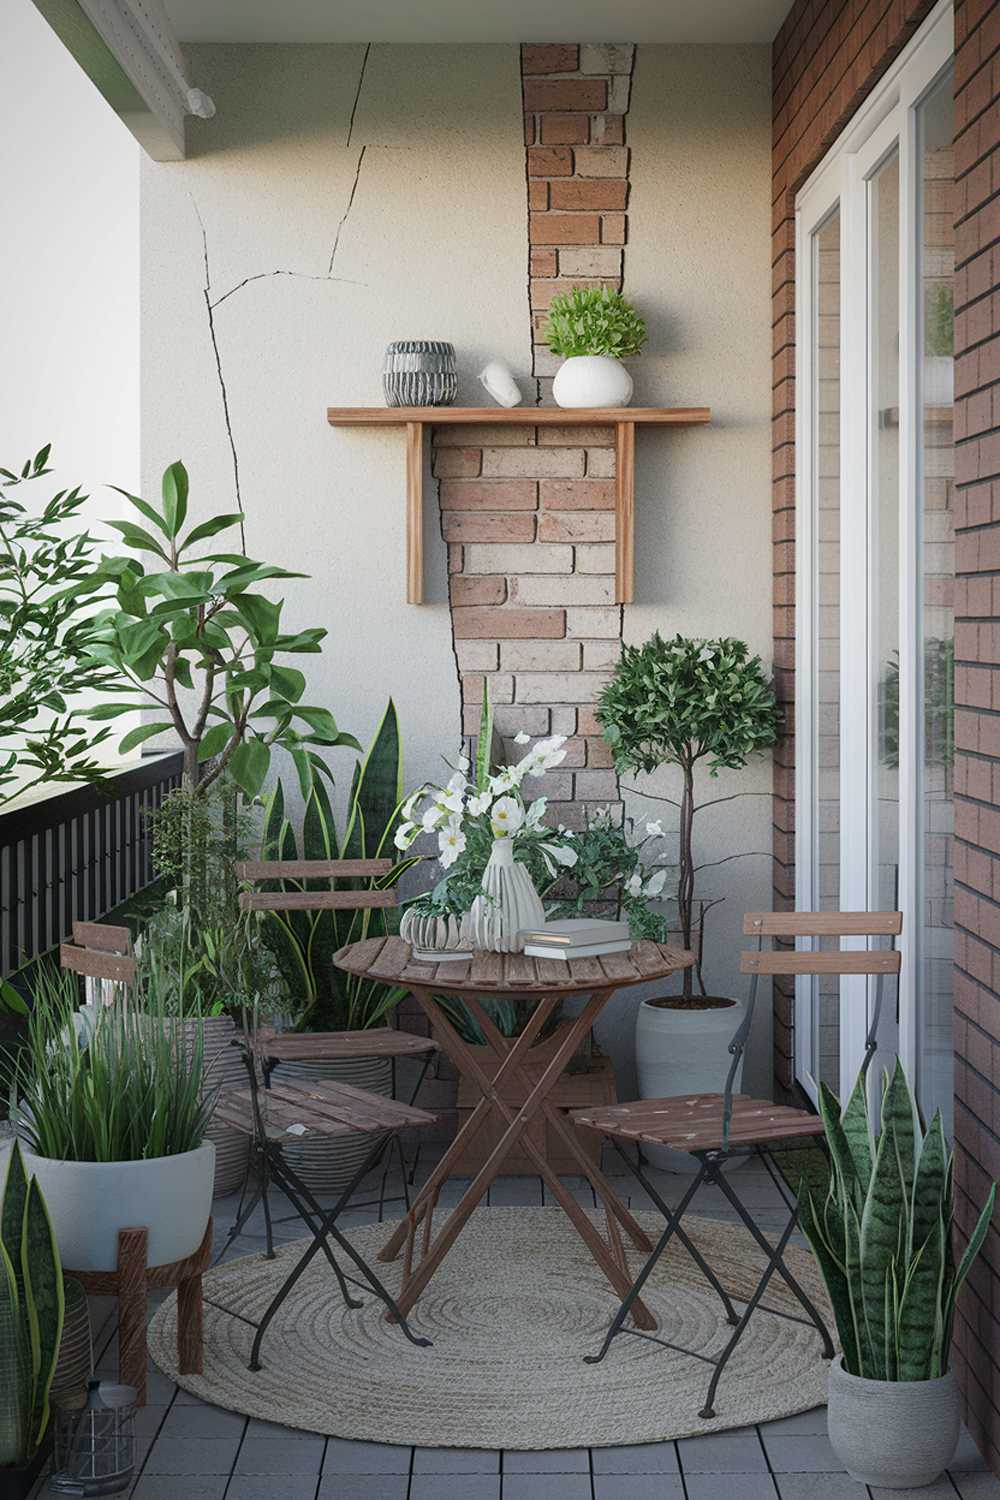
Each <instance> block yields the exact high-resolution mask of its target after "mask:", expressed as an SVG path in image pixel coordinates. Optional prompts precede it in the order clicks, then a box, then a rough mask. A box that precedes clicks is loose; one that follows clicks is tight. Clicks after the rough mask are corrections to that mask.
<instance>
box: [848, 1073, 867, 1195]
mask: <svg viewBox="0 0 1000 1500" xmlns="http://www.w3.org/2000/svg"><path fill="white" fill-rule="evenodd" d="M840 1124H841V1127H842V1129H843V1132H844V1140H845V1141H846V1142H847V1149H848V1151H849V1152H850V1156H851V1161H852V1162H853V1164H854V1171H855V1174H856V1176H857V1179H858V1185H859V1187H860V1189H861V1192H862V1194H864V1193H867V1191H868V1184H869V1183H870V1182H871V1176H872V1161H873V1154H874V1153H873V1151H872V1135H871V1126H870V1124H869V1121H868V1090H867V1088H866V1086H865V1078H864V1074H859V1075H858V1078H857V1081H856V1082H855V1085H854V1088H853V1089H852V1090H851V1097H850V1098H849V1099H848V1101H847V1107H846V1108H845V1110H844V1112H843V1114H842V1115H841V1117H840Z"/></svg>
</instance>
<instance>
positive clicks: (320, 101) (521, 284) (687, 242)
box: [142, 46, 771, 1088]
mask: <svg viewBox="0 0 1000 1500" xmlns="http://www.w3.org/2000/svg"><path fill="white" fill-rule="evenodd" d="M190 50H191V53H192V64H193V67H194V71H195V73H196V76H197V77H198V79H199V82H200V83H201V84H202V86H203V87H205V88H206V89H208V90H209V92H210V93H211V94H212V96H213V97H214V99H215V101H216V104H217V106H218V115H217V118H216V119H215V120H214V121H212V122H208V123H204V124H203V123H200V122H192V123H191V127H190V142H191V155H190V159H189V160H188V161H186V162H183V163H176V164H173V163H172V164H156V163H152V162H148V161H144V163H143V167H142V254H143V285H142V302H143V371H142V403H143V416H142V422H143V478H144V483H145V484H146V485H147V486H148V487H150V488H153V487H154V486H155V485H156V484H158V480H159V474H160V471H161V470H162V468H163V466H164V465H165V464H166V463H168V462H169V461H170V460H171V459H173V458H175V457H178V456H182V457H183V458H184V459H185V462H186V463H187V464H188V467H189V469H190V472H191V479H192V505H193V508H194V509H195V511H196V512H197V514H199V515H207V514H209V513H210V512H213V511H219V510H228V509H231V508H234V499H235V488H234V468H233V453H232V451H231V447H230V441H229V436H228V434H227V429H226V422H225V416H224V411H223V404H222V391H221V386H220V379H219V373H218V370H217V368H216V349H214V348H213V344H212V339H211V330H210V327H209V319H208V310H207V307H206V301H205V287H206V270H205V259H204V250H205V246H207V251H208V274H209V280H208V285H209V291H210V300H212V301H215V302H218V299H219V298H220V297H222V296H223V295H224V294H225V293H226V292H228V291H229V290H230V289H231V288H234V287H237V286H238V285H239V284H240V283H241V282H244V281H245V284H244V285H242V286H241V287H240V289H239V290H237V291H234V292H233V293H232V295H231V296H228V297H226V299H225V301H223V302H221V303H218V305H217V306H216V307H215V308H214V311H213V321H214V332H215V338H216V343H217V352H218V357H219V360H220V362H221V367H222V377H223V381H224V385H225V391H226V396H227V400H228V405H229V419H230V425H231V429H232V441H233V446H234V447H235V450H236V455H237V459H238V464H239V475H240V493H241V497H242V500H243V504H244V506H245V509H246V514H247V543H248V549H249V551H250V552H251V554H253V555H258V556H263V557H266V558H268V559H269V560H274V561H280V562H281V563H283V564H284V565H286V566H288V567H292V568H301V569H302V570H303V571H305V572H308V573H310V574H311V578H310V579H309V580H308V581H303V582H290V583H289V584H288V585H287V587H286V588H285V590H284V592H285V594H286V597H287V600H288V616H289V622H290V623H291V624H300V625H304V624H325V625H327V626H328V627H329V629H330V636H329V639H328V641H327V643H326V646H325V648H324V651H323V654H322V656H320V657H314V658H310V659H308V660H307V661H305V665H306V666H307V668H308V671H309V677H310V695H311V697H312V698H313V699H314V700H315V701H317V702H320V703H324V704H326V705H327V706H329V707H330V708H331V709H332V710H333V712H334V713H335V715H336V717H337V719H338V721H340V722H341V724H342V725H343V727H345V728H348V729H351V730H353V731H354V732H355V733H357V734H358V735H359V736H360V737H362V738H364V737H365V736H367V735H368V734H369V733H370V732H371V730H372V728H373V727H374V725H375V722H376V720H377V716H378V714H379V712H380V710H381V707H382V705H383V703H384V701H385V699H386V697H387V696H388V695H389V694H390V693H392V694H393V696H394V697H395V699H396V702H397V704H398V706H399V709H400V714H401V718H402V722H403V726H404V732H405V736H406V741H407V773H408V778H409V779H410V780H412V781H414V782H415V781H416V780H418V779H419V778H422V777H424V776H427V775H430V774H434V773H435V772H436V771H437V770H438V769H439V760H438V757H439V755H440V752H441V751H442V749H447V748H450V745H451V742H452V739H453V737H454V736H456V735H457V733H458V727H459V704H458V690H457V681H456V672H455V664H454V659H453V655H452V643H451V632H450V624H449V619H448V610H447V604H446V590H445V575H444V567H445V562H444V549H443V546H442V544H441V541H440V538H439V535H438V529H437V518H436V516H434V515H433V514H432V515H430V516H429V518H428V521H429V524H428V528H427V539H426V545H427V549H428V553H429V564H428V582H429V587H428V596H429V601H430V602H429V603H428V604H427V605H425V606H424V607H423V608H414V607H412V606H407V605H406V604H405V602H404V576H403V567H404V560H403V543H404V532H403V439H402V434H401V433H397V432H386V433H381V434H379V433H377V432H376V431H374V430H370V429H369V430H360V431H344V430H334V429H331V428H330V427H329V426H328V425H327V423H326V421H325V408H326V407H327V406H328V405H365V404H379V403H380V402H381V400H382V396H381V388H380V379H379V376H380V368H381V356H382V351H383V349H384V346H385V345H386V343H388V342H389V341H390V340H392V339H394V338H403V337H428V338H444V339H450V340H452V342H453V343H454V344H455V345H456V348H457V350H458V356H459V363H460V370H461V377H462V378H461V384H460V389H459V396H458V399H459V402H468V403H472V402H476V401H477V400H478V395H477V387H476V384H475V382H474V377H475V372H476V371H477V370H478V369H479V367H480V365H481V363H482V362H483V360H484V359H485V358H486V357H487V356H488V355H497V356H499V357H502V358H504V359H507V360H508V361H509V362H510V363H511V364H512V365H513V367H514V368H515V370H516V371H517V372H519V373H522V374H526V373H527V370H528V359H529V334H528V311H527V296H526V263H527V243H526V209H525V186H524V152H523V145H522V141H521V97H520V81H519V76H518V57H517V50H516V49H515V48H513V47H505V46H479V47H469V46H465V47H420V46H395V47H381V46H380V47H375V48H373V49H372V51H371V53H370V55H369V58H368V63H367V68H366V69H365V76H364V82H363V85H362V88H361V92H360V97H358V80H359V76H360V70H361V67H362V62H363V58H364V49H363V48H361V47H349V46H342V47H338V46H327V47H320V46H304V47H300V46H283V47H253V46H240V47H221V46H205V47H198V48H192V49H190ZM768 74H769V63H768V52H767V49H766V48H763V47H685V48H677V47H665V46H664V47H656V46H641V47H640V48H639V51H638V58H637V63H636V70H635V82H634V88H633V95H632V108H631V114H630V117H629V127H628V128H629V141H630V145H631V149H632V167H631V180H632V195H631V201H630V210H629V212H630V226H629V245H628V249H627V252H626V281H625V289H626V293H627V295H629V296H630V297H632V298H633V299H634V300H635V302H636V303H637V304H638V305H639V306H640V308H641V309H642V311H643V313H644V315H645V316H646V318H647V321H648V323H649V329H650V344H649V350H648V352H647V353H645V354H644V355H643V356H642V357H641V359H639V360H638V361H636V363H635V366H634V369H635V374H636V383H637V391H636V400H637V401H638V402H641V403H649V404H658V405H659V404H670V403H676V404H691V405H701V404H705V405H710V406H711V407H712V408H713V412H714V417H713V423H712V426H711V428H709V429H703V428H701V429H696V430H692V431H690V432H659V433H657V432H648V433H647V432H644V433H642V434H641V436H640V438H639V442H638V444H637V447H638V469H637V473H638V477H637V496H636V498H637V512H638V520H637V600H638V602H637V603H636V604H635V605H634V606H631V607H629V608H628V609H627V610H626V612H625V634H626V638H627V639H628V640H629V641H640V640H643V639H645V638H646V636H648V635H649V633H650V632H651V631H652V630H653V629H656V628H658V629H660V630H661V631H663V632H664V633H673V632H675V631H683V632H685V633H689V634H706V635H717V634H733V635H740V636H742V637H744V638H745V639H747V640H748V641H749V642H750V644H751V646H752V647H753V649H754V650H755V651H759V652H760V653H761V654H762V655H763V656H764V658H765V660H768V659H769V656H770V500H769V479H770V437H769V422H770V389H771V377H770V315H769V289H770V271H769V266H770V248H769V233H770V208H769V202H770V165H769V151H770V99H769V76H768ZM356 99H357V104H356V109H355V101H356ZM352 110H353V111H354V122H353V128H352V127H351V114H352ZM349 133H350V141H349V142H348V135H349ZM362 148H364V157H363V160H362V161H361V168H360V173H358V160H359V155H360V152H361V149H362ZM356 174H357V184H356V188H355V186H354V184H355V176H356ZM352 190H353V201H351V194H352ZM349 203H350V209H349V212H348V204H349ZM345 212H346V214H347V217H346V219H344V215H345ZM199 216H200V219H201V223H202V224H203V225H204V232H205V239H204V244H203V240H202V230H201V226H200V224H199ZM342 220H343V223H341V221H342ZM338 229H339V235H340V238H339V242H338V241H337V235H338ZM335 243H337V254H336V257H335V264H334V268H333V275H334V276H336V277H338V278H343V280H336V281H330V280H327V279H326V278H327V276H328V275H329V265H330V257H331V251H332V248H333V246H334V244H335ZM275 272H281V273H292V274H273V273H275ZM246 278H252V279H249V280H246ZM429 494H430V495H433V490H430V491H429ZM769 776H770V771H769V766H768V765H767V764H765V763H763V762H761V763H760V764H758V765H757V766H756V767H755V768H754V769H753V770H752V771H749V772H747V773H744V774H743V775H740V776H729V777H721V778H720V779H719V781H718V782H717V783H713V782H710V781H708V780H707V778H706V779H705V789H706V791H707V795H711V796H720V797H722V796H728V795H730V794H732V793H734V792H743V791H755V792H758V793H765V792H766V790H767V788H768V786H769ZM651 789H652V790H655V791H658V792H661V793H663V794H664V795H669V796H672V795H675V791H674V789H673V785H672V782H671V781H670V779H669V778H666V777H664V778H660V779H658V782H657V784H656V785H654V786H653V787H652V788H651ZM629 802H630V810H631V811H634V812H636V813H637V814H641V815H642V816H645V815H647V813H648V814H650V815H653V813H654V811H655V810H659V809H657V805H656V804H653V803H647V802H643V801H641V800H640V799H638V798H633V797H630V798H629ZM666 812H667V814H668V815H669V814H670V813H671V812H672V809H670V808H669V807H668V808H666ZM699 831H700V841H699V853H700V857H701V858H702V859H705V860H714V859H719V858H722V857H724V856H726V855H729V854H732V853H733V852H736V851H744V850H746V851H761V852H760V854H759V855H755V856H754V857H750V858H742V859H739V860H735V861H732V862H730V863H728V864H726V865H723V866H721V867H720V871H719V873H718V875H717V876H713V875H712V874H711V872H709V879H710V882H711V885H710V889H711V890H712V893H713V894H715V893H722V892H723V891H724V892H725V894H726V895H727V902H726V905H725V906H724V907H722V908H721V909H719V910H717V911H716V912H714V913H713V914H712V918H711V925H710V929H709V941H708V947H709V950H710V957H709V963H708V974H709V978H710V980H711V987H712V988H716V989H718V990H721V991H722V992H724V993H725V992H728V993H732V992H733V991H734V990H736V989H737V988H738V985H739V981H738V977H737V976H735V974H734V954H735V951H736V947H737V944H738V929H739V923H740V918H741V915H742V912H743V911H744V910H745V909H747V908H750V907H767V906H769V905H770V871H769V861H768V858H767V857H766V851H767V850H768V849H769V846H770V803H769V799H768V797H767V796H766V795H758V796H753V797H743V798H741V799H740V800H739V801H736V802H729V803H727V804H725V806H724V807H723V808H720V809H719V810H718V811H717V812H708V813H704V814H702V815H701V820H700V824H699ZM632 1010H633V1007H630V1006H628V1005H621V1004H619V1005H617V1006H616V1008H615V1010H614V1013H613V1016H610V1017H609V1018H608V1020H607V1021H606V1023H605V1025H604V1029H603V1037H604V1039H605V1040H606V1041H608V1042H609V1043H610V1044H611V1045H612V1047H613V1050H614V1052H615V1054H616V1058H617V1059H618V1060H619V1062H620V1063H621V1064H622V1080H621V1081H622V1086H623V1088H629V1087H631V1083H632V1079H631V1070H630V1061H629V1055H630V1043H629V1038H630V1033H631V1024H632ZM769 1030H770V1020H769V1016H768V1015H767V1006H766V1005H763V1006H762V1007H761V1016H760V1025H759V1031H758V1035H757V1037H756V1038H755V1046H754V1053H753V1058H752V1061H751V1066H750V1069H749V1072H748V1077H747V1082H748V1084H750V1085H751V1086H753V1087H764V1088H766V1087H767V1086H768V1085H769V1080H770V1036H769Z"/></svg>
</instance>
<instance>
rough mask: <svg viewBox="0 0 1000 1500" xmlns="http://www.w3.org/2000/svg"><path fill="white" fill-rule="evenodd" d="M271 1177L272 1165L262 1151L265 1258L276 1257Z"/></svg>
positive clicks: (261, 1191) (261, 1181) (261, 1170)
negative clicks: (269, 1188) (270, 1195)
mask: <svg viewBox="0 0 1000 1500" xmlns="http://www.w3.org/2000/svg"><path fill="white" fill-rule="evenodd" d="M270 1178H271V1165H270V1162H269V1161H268V1159H267V1152H266V1151H262V1152H261V1157H260V1196H261V1202H262V1205H263V1209H264V1259H265V1260H273V1259H274V1224H273V1223H272V1221H271V1199H270V1197H269V1195H268V1187H269V1185H270Z"/></svg>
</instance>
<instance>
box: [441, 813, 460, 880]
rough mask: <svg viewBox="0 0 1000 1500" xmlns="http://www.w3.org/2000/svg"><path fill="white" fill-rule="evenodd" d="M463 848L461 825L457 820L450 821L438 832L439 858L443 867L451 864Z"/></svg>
mask: <svg viewBox="0 0 1000 1500" xmlns="http://www.w3.org/2000/svg"><path fill="white" fill-rule="evenodd" d="M464 848H465V834H464V833H463V832H462V825H461V824H460V823H459V822H457V820H455V819H452V821H451V822H450V823H449V824H448V825H447V827H446V828H443V829H442V830H441V832H440V833H439V834H438V849H439V850H440V854H439V856H438V857H439V859H440V861H441V864H442V866H443V868H444V869H446V870H447V869H448V867H449V865H453V864H454V863H455V861H456V859H457V858H458V856H459V855H460V854H461V852H462V850H463V849H464Z"/></svg>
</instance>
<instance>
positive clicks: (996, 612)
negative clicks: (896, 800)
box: [955, 0, 1000, 1471]
mask: <svg viewBox="0 0 1000 1500" xmlns="http://www.w3.org/2000/svg"><path fill="white" fill-rule="evenodd" d="M955 132H956V134H955V177H956V255H955V264H956V271H955V442H956V449H955V475H956V497H955V534H956V551H957V567H956V572H957V578H956V597H955V701H956V744H957V749H958V753H957V756H956V764H955V819H956V832H957V837H956V847H955V880H956V892H955V921H956V933H955V964H956V972H955V1054H956V1058H955V1135H956V1147H957V1150H956V1167H955V1180H956V1198H957V1213H958V1223H959V1229H960V1232H965V1233H967V1232H968V1230H969V1229H970V1228H971V1225H972V1223H973V1222H974V1219H975V1214H976V1209H977V1205H980V1206H981V1204H982V1201H983V1198H984V1197H985V1195H986V1192H987V1189H988V1183H989V1181H990V1180H991V1179H996V1178H1000V1139H998V1138H1000V999H998V995H1000V904H998V903H1000V716H998V713H997V710H998V709H1000V578H998V575H1000V199H998V197H997V196H996V195H997V192H998V190H1000V4H996V3H994V4H987V3H984V0H957V4H956V6H955ZM998 1276H1000V1236H998V1235H997V1233H996V1231H993V1232H992V1233H991V1235H990V1236H989V1238H988V1240H987V1243H986V1248H985V1253H984V1255H983V1257H982V1259H981V1260H980V1262H979V1264H978V1265H977V1266H976V1267H975V1268H974V1270H973V1273H972V1276H971V1277H970V1282H969V1285H968V1288H967V1290H966V1292H965V1293H964V1295H963V1297H962V1299H961V1302H960V1306H959V1315H958V1319H957V1323H956V1346H957V1348H956V1366H957V1368H958V1370H959V1374H960V1378H961V1380H962V1386H963V1390H964V1394H965V1402H966V1410H965V1417H966V1421H967V1422H968V1424H969V1427H970V1429H971V1431H972V1434H973V1436H974V1437H975V1438H976V1441H977V1442H978V1443H979V1445H980V1447H981V1448H982V1449H983V1452H984V1453H986V1455H987V1456H988V1458H989V1459H990V1461H991V1463H992V1465H993V1467H994V1468H995V1469H997V1470H998V1471H1000V1326H998V1318H1000V1279H998Z"/></svg>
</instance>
